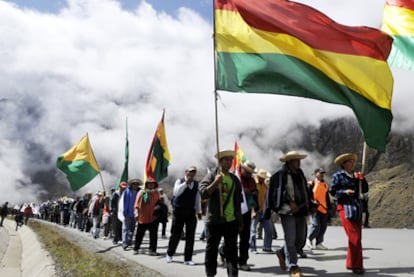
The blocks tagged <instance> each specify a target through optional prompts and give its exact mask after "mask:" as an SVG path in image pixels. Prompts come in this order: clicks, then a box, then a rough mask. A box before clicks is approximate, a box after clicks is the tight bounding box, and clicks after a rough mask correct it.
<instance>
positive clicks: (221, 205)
mask: <svg viewBox="0 0 414 277" xmlns="http://www.w3.org/2000/svg"><path fill="white" fill-rule="evenodd" d="M215 2H216V1H213V24H214V26H213V30H214V31H213V32H214V33H213V49H214V50H213V61H214V111H215V121H216V148H217V149H216V150H217V152H216V153H219V151H220V146H219V145H220V144H219V127H218V108H217V99H218V94H217V89H216V88H217V72H216V71H217V52H216V17H215V12H214V11H215V9H216V3H215ZM217 167H218V170H217V173H220V174H221V167H220V157H219V156H218V155H217ZM218 190H219V205H220V216H223V214H224V213H223V199H222V188H221V184H220V185H219V186H218Z"/></svg>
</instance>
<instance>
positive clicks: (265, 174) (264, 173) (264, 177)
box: [257, 169, 267, 179]
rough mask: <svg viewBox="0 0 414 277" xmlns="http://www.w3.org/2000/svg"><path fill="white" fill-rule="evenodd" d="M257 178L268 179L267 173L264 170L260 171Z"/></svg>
mask: <svg viewBox="0 0 414 277" xmlns="http://www.w3.org/2000/svg"><path fill="white" fill-rule="evenodd" d="M257 177H260V178H262V179H266V178H267V171H266V170H264V169H259V172H257Z"/></svg>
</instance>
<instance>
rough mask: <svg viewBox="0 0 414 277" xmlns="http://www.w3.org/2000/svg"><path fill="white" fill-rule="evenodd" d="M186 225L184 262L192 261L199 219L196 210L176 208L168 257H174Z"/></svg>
mask: <svg viewBox="0 0 414 277" xmlns="http://www.w3.org/2000/svg"><path fill="white" fill-rule="evenodd" d="M184 225H185V248H184V249H185V250H184V261H191V260H192V257H193V250H194V236H195V230H196V226H197V218H196V216H195V210H194V209H188V208H175V209H174V212H173V220H172V227H171V237H170V240H169V242H168V250H167V255H168V256H173V255H174V254H175V251H176V250H177V246H178V243H179V242H180V238H181V234H182V232H183V228H184Z"/></svg>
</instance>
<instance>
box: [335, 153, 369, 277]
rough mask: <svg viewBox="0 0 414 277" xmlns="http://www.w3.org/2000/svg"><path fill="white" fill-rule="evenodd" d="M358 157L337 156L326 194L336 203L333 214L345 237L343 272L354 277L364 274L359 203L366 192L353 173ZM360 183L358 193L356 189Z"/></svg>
mask: <svg viewBox="0 0 414 277" xmlns="http://www.w3.org/2000/svg"><path fill="white" fill-rule="evenodd" d="M357 158H358V156H357V155H356V154H353V153H345V154H342V155H339V156H338V157H336V159H335V163H336V164H337V165H339V166H340V167H341V169H340V170H338V171H337V172H336V173H335V174H334V175H333V176H332V183H331V189H330V190H329V192H330V193H331V195H332V196H334V197H335V198H336V200H337V207H336V209H337V211H338V213H339V217H340V219H341V222H342V225H343V227H344V229H345V233H346V235H347V236H348V254H347V256H346V268H347V269H349V270H352V272H353V273H354V274H358V275H362V274H364V273H365V270H364V265H363V258H362V242H361V240H362V203H361V194H363V193H366V192H368V183H367V181H366V180H365V178H364V176H363V175H362V173H360V172H354V169H355V162H356V160H357ZM360 182H361V187H362V191H360V189H359V186H360Z"/></svg>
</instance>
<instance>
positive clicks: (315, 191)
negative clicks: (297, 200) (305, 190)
mask: <svg viewBox="0 0 414 277" xmlns="http://www.w3.org/2000/svg"><path fill="white" fill-rule="evenodd" d="M324 174H325V170H323V169H322V168H317V169H315V172H314V175H315V180H313V181H310V187H311V190H312V200H313V201H314V203H315V204H316V205H317V209H316V210H315V212H313V213H311V215H310V223H311V224H310V227H309V232H308V239H307V246H308V247H309V248H310V249H313V248H315V249H317V250H327V249H328V247H326V246H325V245H323V244H322V242H323V241H324V235H325V232H326V228H327V227H328V216H329V215H328V214H329V210H330V209H331V201H330V198H329V185H328V184H327V183H325V181H324V178H323V177H324ZM313 240H315V247H314V246H313Z"/></svg>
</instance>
